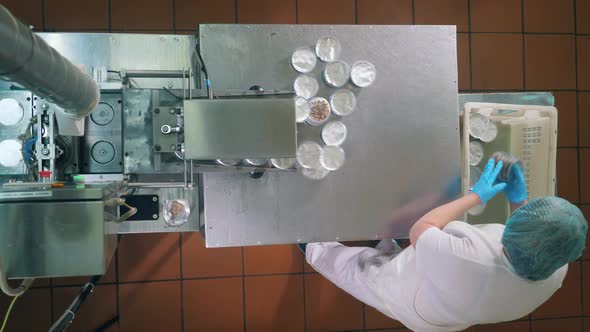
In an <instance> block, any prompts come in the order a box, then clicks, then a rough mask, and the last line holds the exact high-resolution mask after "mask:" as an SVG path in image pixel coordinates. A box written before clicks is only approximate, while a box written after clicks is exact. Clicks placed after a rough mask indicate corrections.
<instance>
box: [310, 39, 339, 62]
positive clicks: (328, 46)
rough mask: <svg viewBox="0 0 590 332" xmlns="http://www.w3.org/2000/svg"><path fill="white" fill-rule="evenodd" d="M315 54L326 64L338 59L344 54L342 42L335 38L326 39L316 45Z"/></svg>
mask: <svg viewBox="0 0 590 332" xmlns="http://www.w3.org/2000/svg"><path fill="white" fill-rule="evenodd" d="M315 53H316V55H317V56H318V58H320V60H322V61H324V62H330V61H334V60H336V59H338V58H339V57H340V53H342V46H341V45H340V41H339V40H338V39H336V38H334V37H324V38H321V39H320V40H318V41H317V43H316V44H315Z"/></svg>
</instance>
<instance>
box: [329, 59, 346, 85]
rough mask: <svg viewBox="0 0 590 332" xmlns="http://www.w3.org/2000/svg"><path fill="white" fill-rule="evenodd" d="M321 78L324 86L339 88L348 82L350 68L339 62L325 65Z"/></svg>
mask: <svg viewBox="0 0 590 332" xmlns="http://www.w3.org/2000/svg"><path fill="white" fill-rule="evenodd" d="M323 76H324V81H325V82H326V84H328V85H329V86H331V87H333V88H340V87H343V86H344V84H346V82H348V78H349V77H350V67H349V66H348V64H346V62H344V61H341V60H336V61H332V62H330V63H328V64H327V65H326V68H325V69H324V74H323Z"/></svg>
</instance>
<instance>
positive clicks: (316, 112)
mask: <svg viewBox="0 0 590 332" xmlns="http://www.w3.org/2000/svg"><path fill="white" fill-rule="evenodd" d="M309 104H310V105H311V111H310V113H309V117H307V120H306V122H307V123H309V124H310V125H312V126H320V125H322V124H324V123H325V122H326V121H328V118H329V117H330V114H331V113H332V108H331V107H330V103H329V102H328V101H327V100H326V99H324V98H321V97H317V98H313V99H312V100H310V101H309Z"/></svg>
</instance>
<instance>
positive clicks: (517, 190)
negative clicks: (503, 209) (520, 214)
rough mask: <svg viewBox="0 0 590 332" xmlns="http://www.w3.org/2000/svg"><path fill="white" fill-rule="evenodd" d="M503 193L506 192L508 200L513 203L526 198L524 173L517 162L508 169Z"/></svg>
mask: <svg viewBox="0 0 590 332" xmlns="http://www.w3.org/2000/svg"><path fill="white" fill-rule="evenodd" d="M504 194H506V198H508V202H510V203H513V204H518V203H522V202H524V201H526V199H527V198H528V194H527V191H526V182H525V180H524V175H523V174H522V170H521V169H520V167H519V166H518V164H516V165H514V166H512V169H511V170H510V174H509V175H508V181H506V189H504Z"/></svg>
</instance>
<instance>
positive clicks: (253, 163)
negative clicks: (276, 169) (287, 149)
mask: <svg viewBox="0 0 590 332" xmlns="http://www.w3.org/2000/svg"><path fill="white" fill-rule="evenodd" d="M244 163H245V164H248V165H251V166H263V165H264V164H266V159H244Z"/></svg>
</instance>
